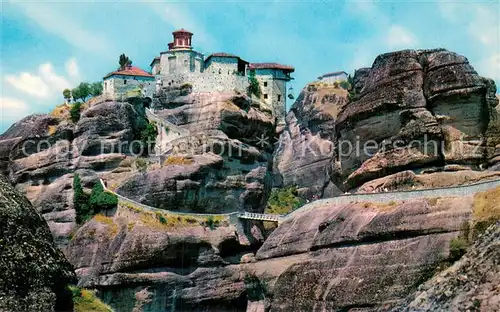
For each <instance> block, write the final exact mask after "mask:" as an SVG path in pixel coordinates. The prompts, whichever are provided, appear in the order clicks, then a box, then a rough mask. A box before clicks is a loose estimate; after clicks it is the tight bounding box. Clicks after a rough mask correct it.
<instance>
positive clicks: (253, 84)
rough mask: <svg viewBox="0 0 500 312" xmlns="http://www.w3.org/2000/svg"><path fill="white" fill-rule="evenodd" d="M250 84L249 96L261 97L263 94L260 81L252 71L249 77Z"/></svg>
mask: <svg viewBox="0 0 500 312" xmlns="http://www.w3.org/2000/svg"><path fill="white" fill-rule="evenodd" d="M248 82H249V83H250V84H249V86H248V94H249V95H250V94H253V95H255V96H257V97H260V95H261V93H262V92H261V91H260V85H259V81H258V80H257V78H255V73H254V72H253V71H251V72H250V74H249V76H248Z"/></svg>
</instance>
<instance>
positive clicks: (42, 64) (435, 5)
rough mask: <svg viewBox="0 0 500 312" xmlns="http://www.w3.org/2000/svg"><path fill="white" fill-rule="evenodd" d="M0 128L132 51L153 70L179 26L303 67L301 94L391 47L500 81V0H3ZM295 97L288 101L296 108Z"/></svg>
mask: <svg viewBox="0 0 500 312" xmlns="http://www.w3.org/2000/svg"><path fill="white" fill-rule="evenodd" d="M0 5H1V11H2V12H1V13H2V20H1V22H2V23H1V34H0V42H1V60H0V73H1V78H2V81H1V82H2V83H1V90H0V96H1V102H0V115H1V117H2V119H1V124H0V133H1V132H3V131H4V130H6V129H7V128H8V127H9V126H10V125H11V124H12V123H13V122H15V121H16V120H18V119H20V118H21V117H23V116H26V115H28V114H30V113H35V112H49V111H50V110H51V109H52V108H53V107H54V106H56V105H58V104H61V103H62V102H63V100H62V96H61V91H62V89H64V88H66V87H73V86H75V85H76V84H78V83H79V82H81V81H97V80H100V79H101V78H102V76H103V75H104V74H106V73H108V72H109V71H112V70H114V69H116V67H117V64H118V63H117V60H118V56H119V54H121V53H126V54H127V55H128V56H129V57H130V58H131V59H132V60H133V61H134V65H137V66H140V67H141V68H144V69H148V70H149V64H150V62H151V60H152V59H153V57H155V56H156V55H158V54H159V52H161V51H164V50H166V49H167V43H168V42H170V40H171V32H172V31H173V30H175V29H178V28H186V29H188V30H190V31H192V32H193V33H194V37H193V45H194V47H195V49H196V50H198V51H200V52H202V53H205V54H206V55H208V54H210V53H213V52H228V53H234V54H237V55H239V56H241V57H242V58H244V59H246V60H247V61H250V62H279V63H284V64H289V65H292V66H294V67H295V68H296V72H295V73H294V77H295V80H294V81H293V83H292V86H293V88H294V89H295V92H296V94H297V93H298V92H300V89H301V88H302V87H303V86H304V85H305V84H306V83H307V82H310V81H313V80H314V79H316V77H318V76H319V75H320V74H322V73H326V72H331V71H336V70H345V71H347V72H349V73H352V72H353V71H354V70H355V69H356V68H360V67H367V66H370V65H371V63H372V62H373V60H374V58H375V57H376V56H377V55H378V54H380V53H384V52H388V51H396V50H401V49H405V48H437V47H442V48H447V49H449V50H452V51H455V52H458V53H460V54H463V55H465V56H466V57H467V58H468V59H469V61H470V62H471V63H472V65H473V66H474V67H475V68H476V70H477V71H478V72H479V74H481V75H483V76H487V77H491V78H493V79H495V81H496V84H497V85H500V33H499V32H500V26H499V23H500V5H499V4H498V3H497V1H474V2H472V1H471V2H465V1H460V2H451V1H420V2H410V1H379V2H378V1H352V2H341V1H307V2H298V1H288V2H280V1H273V2H263V1H261V2H250V1H244V2H243V1H241V2H240V1H206V2H203V1H196V2H194V1H193V2H189V1H176V2H152V1H128V2H121V3H115V2H109V1H106V2H99V1H60V2H44V1H31V2H26V1H24V2H19V1H3V0H2V2H1V4H0ZM290 104H291V103H288V106H290Z"/></svg>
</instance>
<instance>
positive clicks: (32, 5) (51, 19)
mask: <svg viewBox="0 0 500 312" xmlns="http://www.w3.org/2000/svg"><path fill="white" fill-rule="evenodd" d="M10 3H11V4H13V5H16V6H18V7H19V8H20V9H21V11H22V12H23V13H24V14H25V15H26V16H27V17H28V18H30V19H31V20H33V21H34V22H36V23H37V24H38V25H39V26H40V27H41V28H43V29H44V30H46V31H48V32H51V33H53V34H55V35H57V36H59V37H61V38H62V39H64V40H65V41H66V42H67V43H68V44H70V45H73V46H75V47H77V48H80V49H83V50H85V51H88V52H92V53H96V54H101V55H109V52H110V47H109V41H107V40H106V38H104V37H103V36H102V35H100V34H96V33H93V32H90V31H87V30H85V27H84V26H83V25H82V24H81V23H80V22H79V21H78V20H77V19H76V18H75V17H74V16H73V15H72V14H71V12H62V11H61V10H57V9H56V8H55V7H54V6H53V5H51V4H50V3H40V2H38V3H37V2H35V1H23V2H18V1H10Z"/></svg>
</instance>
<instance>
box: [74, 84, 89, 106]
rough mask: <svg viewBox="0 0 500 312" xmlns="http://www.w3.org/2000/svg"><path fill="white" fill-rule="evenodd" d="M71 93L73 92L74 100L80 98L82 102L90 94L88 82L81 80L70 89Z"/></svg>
mask: <svg viewBox="0 0 500 312" xmlns="http://www.w3.org/2000/svg"><path fill="white" fill-rule="evenodd" d="M71 93H72V94H73V98H74V99H75V100H76V99H78V100H81V101H82V102H85V101H86V100H87V98H88V97H89V96H90V95H91V86H90V83H88V82H82V83H80V84H79V85H78V86H77V87H76V88H74V89H73V90H71Z"/></svg>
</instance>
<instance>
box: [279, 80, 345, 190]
mask: <svg viewBox="0 0 500 312" xmlns="http://www.w3.org/2000/svg"><path fill="white" fill-rule="evenodd" d="M346 103H347V91H346V90H343V89H341V88H338V87H334V86H331V85H326V84H324V85H323V84H320V83H315V84H309V85H308V86H306V87H305V88H304V90H302V92H301V94H300V95H299V97H298V98H297V100H296V101H295V103H294V105H293V106H292V108H291V109H290V111H289V112H288V115H287V117H286V127H285V130H284V131H283V133H282V134H281V136H280V138H279V142H278V145H277V148H276V150H275V153H274V180H275V182H274V186H275V187H287V186H294V185H295V186H298V191H299V194H300V195H301V196H302V197H304V198H312V197H314V196H319V197H322V196H324V197H331V196H335V195H338V194H339V192H340V191H339V189H338V188H337V186H335V185H334V184H333V183H332V180H333V178H332V177H331V176H330V170H329V168H330V165H331V161H332V158H333V155H334V144H335V121H336V119H337V115H338V113H339V112H340V110H341V109H342V108H343V107H344V106H345V105H346Z"/></svg>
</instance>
